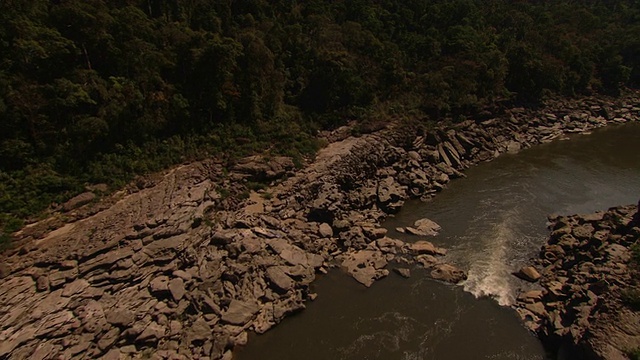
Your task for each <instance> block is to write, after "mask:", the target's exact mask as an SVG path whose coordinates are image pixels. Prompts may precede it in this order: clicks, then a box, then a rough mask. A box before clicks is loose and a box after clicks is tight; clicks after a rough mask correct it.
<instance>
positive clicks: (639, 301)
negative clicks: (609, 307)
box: [622, 289, 640, 311]
mask: <svg viewBox="0 0 640 360" xmlns="http://www.w3.org/2000/svg"><path fill="white" fill-rule="evenodd" d="M622 301H624V303H625V304H627V306H629V307H630V308H632V309H633V310H636V311H638V310H640V290H639V289H626V290H623V291H622Z"/></svg>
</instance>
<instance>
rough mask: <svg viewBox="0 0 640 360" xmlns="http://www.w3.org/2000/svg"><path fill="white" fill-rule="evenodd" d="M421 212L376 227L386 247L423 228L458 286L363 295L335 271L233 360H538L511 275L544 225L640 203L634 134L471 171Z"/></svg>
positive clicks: (601, 133) (397, 282)
mask: <svg viewBox="0 0 640 360" xmlns="http://www.w3.org/2000/svg"><path fill="white" fill-rule="evenodd" d="M466 174H467V176H468V177H467V178H466V179H461V180H456V181H454V182H452V183H451V184H450V185H449V188H448V189H447V190H445V191H444V192H443V193H441V194H439V195H438V196H437V197H436V198H434V199H433V200H432V201H430V202H427V203H421V202H412V203H409V204H407V205H406V206H405V207H404V208H403V209H402V211H401V212H400V213H399V214H398V215H397V216H396V217H394V218H391V219H389V220H388V221H387V222H386V223H385V224H384V225H385V227H387V228H389V229H390V232H389V236H391V237H396V238H400V239H403V240H405V241H413V240H417V238H415V237H412V236H410V235H404V234H400V233H397V232H395V230H393V229H395V227H398V226H407V225H410V224H411V223H413V221H414V220H416V219H418V218H422V217H428V218H431V219H432V220H434V221H436V222H438V223H439V224H440V225H441V226H442V228H443V230H442V232H441V234H440V235H439V236H437V237H435V238H432V239H430V240H431V241H432V242H434V243H435V244H436V245H439V246H442V247H445V248H447V249H449V254H448V255H447V257H448V260H449V261H451V262H454V263H457V264H458V265H459V266H460V267H462V268H465V269H467V270H468V273H469V278H468V280H467V281H465V282H464V283H462V284H461V285H460V286H451V285H445V284H441V283H438V282H435V281H432V280H428V279H426V278H425V277H424V274H423V272H422V271H421V270H420V269H419V268H412V269H411V270H412V276H411V278H410V279H403V278H401V277H399V276H396V275H395V274H392V275H391V276H389V277H388V278H386V279H384V280H382V281H380V282H378V283H376V284H374V285H373V286H372V288H370V289H365V288H364V287H362V286H361V285H359V284H358V283H356V282H355V281H354V280H353V279H350V278H347V277H346V276H345V275H343V274H341V273H340V272H338V271H336V272H334V273H330V274H329V275H327V276H325V277H323V278H321V279H319V280H318V281H317V282H316V283H315V284H313V288H314V291H316V292H317V293H318V294H319V297H318V299H317V300H316V301H314V302H312V303H309V304H308V308H307V310H305V311H304V312H302V313H301V314H299V315H296V316H294V317H291V318H289V319H287V320H285V321H284V322H283V323H282V324H280V325H278V326H277V327H276V328H275V329H273V330H271V331H270V332H268V333H267V334H265V335H261V336H254V337H252V338H251V339H250V341H249V345H248V346H247V347H246V348H244V349H241V350H240V351H238V352H237V356H236V357H237V358H238V359H241V360H242V359H407V360H409V359H416V360H417V359H425V360H426V359H445V360H446V359H545V357H546V355H545V353H544V350H543V348H542V346H541V344H540V343H539V342H538V341H537V340H536V339H535V338H534V337H532V336H531V335H530V334H529V333H528V332H527V331H526V330H525V329H524V328H523V327H522V325H521V324H520V321H519V319H518V317H517V316H516V315H515V313H513V311H512V310H510V309H509V308H508V307H504V306H501V305H508V304H510V303H511V302H512V301H513V299H514V296H515V294H516V292H517V290H518V289H519V288H525V287H529V286H531V285H529V284H525V283H524V282H522V281H520V280H518V279H517V278H515V277H513V276H512V275H511V272H512V271H514V270H517V269H518V268H519V267H520V266H521V265H523V264H524V263H526V262H527V260H528V259H529V258H531V257H532V256H534V254H535V253H536V252H537V250H538V249H539V247H540V245H541V244H542V243H543V241H544V238H545V236H546V235H547V234H548V231H547V229H546V216H547V215H548V214H550V213H562V214H570V213H587V212H593V211H596V210H601V209H606V208H608V207H611V206H615V205H620V204H631V203H636V202H637V201H638V198H640V124H628V125H624V126H616V127H609V128H606V129H601V130H598V131H596V132H594V133H593V134H591V135H576V136H572V137H571V139H570V140H568V141H555V142H553V143H550V144H545V145H540V146H536V147H534V148H532V149H528V150H524V151H522V152H520V153H519V154H515V155H503V156H501V157H500V158H498V159H496V160H495V161H493V162H490V163H487V164H481V165H479V166H477V167H474V168H472V169H469V170H468V171H467V172H466Z"/></svg>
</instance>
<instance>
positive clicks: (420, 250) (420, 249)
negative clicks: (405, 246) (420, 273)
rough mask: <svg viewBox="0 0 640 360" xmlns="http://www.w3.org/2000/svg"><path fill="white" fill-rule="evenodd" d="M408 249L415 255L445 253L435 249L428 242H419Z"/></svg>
mask: <svg viewBox="0 0 640 360" xmlns="http://www.w3.org/2000/svg"><path fill="white" fill-rule="evenodd" d="M409 247H410V249H411V251H412V252H414V253H416V254H427V255H446V253H447V251H446V250H445V249H442V248H439V247H436V246H435V245H433V244H432V243H430V242H429V241H425V240H420V241H416V242H415V243H413V244H411V245H410V246H409Z"/></svg>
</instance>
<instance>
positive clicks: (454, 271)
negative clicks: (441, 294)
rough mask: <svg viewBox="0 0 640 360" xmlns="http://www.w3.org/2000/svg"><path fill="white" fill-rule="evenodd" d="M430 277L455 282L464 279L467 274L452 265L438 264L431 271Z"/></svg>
mask: <svg viewBox="0 0 640 360" xmlns="http://www.w3.org/2000/svg"><path fill="white" fill-rule="evenodd" d="M431 277H432V278H434V279H436V280H441V281H446V282H449V283H452V284H457V283H459V282H460V281H463V280H466V279H467V274H466V273H465V272H464V271H462V270H460V269H458V268H457V267H455V266H453V265H449V264H439V265H436V266H435V267H434V269H433V270H432V271H431Z"/></svg>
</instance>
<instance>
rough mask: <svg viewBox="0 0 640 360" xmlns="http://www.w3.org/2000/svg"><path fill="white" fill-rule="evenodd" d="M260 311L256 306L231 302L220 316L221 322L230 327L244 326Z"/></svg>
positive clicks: (248, 303) (251, 303) (254, 304)
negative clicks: (230, 325)
mask: <svg viewBox="0 0 640 360" xmlns="http://www.w3.org/2000/svg"><path fill="white" fill-rule="evenodd" d="M259 310H260V307H259V306H258V304H256V303H253V302H244V301H240V300H232V301H231V303H230V304H229V308H228V309H227V311H225V312H224V313H223V314H222V321H224V322H226V323H229V324H232V325H244V324H246V323H247V322H249V320H251V319H252V318H253V317H254V315H255V314H256V313H257V312H258V311H259Z"/></svg>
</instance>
